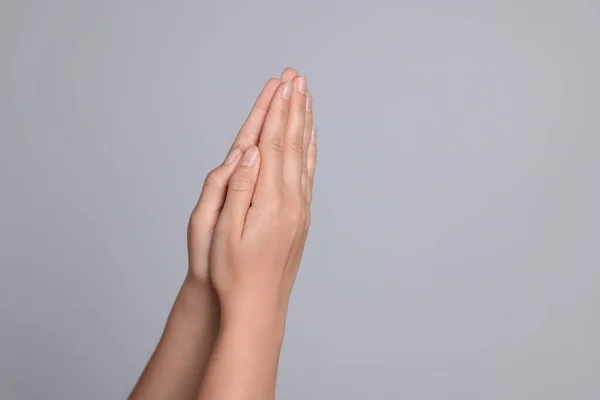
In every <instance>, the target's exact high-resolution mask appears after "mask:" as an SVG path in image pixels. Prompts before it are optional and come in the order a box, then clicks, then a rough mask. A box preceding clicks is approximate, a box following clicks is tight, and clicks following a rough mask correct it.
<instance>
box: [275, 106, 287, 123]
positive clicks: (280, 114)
mask: <svg viewBox="0 0 600 400" xmlns="http://www.w3.org/2000/svg"><path fill="white" fill-rule="evenodd" d="M273 111H274V112H275V116H276V117H277V119H279V120H282V121H285V120H287V117H288V114H289V110H288V107H285V106H284V105H283V104H280V105H278V106H277V107H274V110H273Z"/></svg>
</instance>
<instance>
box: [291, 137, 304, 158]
mask: <svg viewBox="0 0 600 400" xmlns="http://www.w3.org/2000/svg"><path fill="white" fill-rule="evenodd" d="M288 147H289V148H290V150H292V151H293V152H294V153H298V154H302V153H304V144H303V143H302V139H301V138H298V137H297V136H296V137H293V138H292V139H291V140H290V142H289V144H288Z"/></svg>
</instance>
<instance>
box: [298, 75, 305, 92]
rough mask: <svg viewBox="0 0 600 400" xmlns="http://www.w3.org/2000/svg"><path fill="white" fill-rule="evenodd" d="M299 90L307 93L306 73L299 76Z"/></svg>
mask: <svg viewBox="0 0 600 400" xmlns="http://www.w3.org/2000/svg"><path fill="white" fill-rule="evenodd" d="M298 92H300V93H302V94H306V76H304V75H302V76H301V77H299V78H298Z"/></svg>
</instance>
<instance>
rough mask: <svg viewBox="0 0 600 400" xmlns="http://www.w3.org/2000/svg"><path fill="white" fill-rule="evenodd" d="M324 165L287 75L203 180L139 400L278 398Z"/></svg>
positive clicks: (305, 96) (301, 86) (296, 84)
mask: <svg viewBox="0 0 600 400" xmlns="http://www.w3.org/2000/svg"><path fill="white" fill-rule="evenodd" d="M315 166H316V136H315V130H314V128H313V114H312V96H311V94H310V92H309V91H308V90H307V83H306V77H303V76H298V74H297V72H296V71H295V70H294V69H292V68H286V69H285V70H284V72H283V74H282V75H281V77H280V78H279V79H275V78H272V79H270V80H269V81H268V82H267V83H266V84H265V87H264V88H263V91H262V92H261V94H260V95H259V97H258V99H257V100H256V103H255V104H254V107H253V108H252V111H251V112H250V114H249V116H248V118H247V120H246V122H245V123H244V124H243V126H242V128H241V129H240V131H239V133H238V136H237V137H236V139H235V141H234V143H233V145H232V146H231V149H230V151H229V153H228V155H227V157H226V159H225V161H224V162H223V164H221V165H220V166H219V167H217V168H215V169H214V170H212V171H211V172H210V173H209V174H208V176H207V178H206V179H205V183H204V187H203V189H202V194H201V195H200V199H199V201H198V204H197V205H196V207H195V208H194V210H193V212H192V215H191V217H190V222H189V226H188V253H189V268H188V274H187V276H186V278H185V280H184V283H183V284H182V287H181V290H180V292H179V294H178V296H177V298H176V300H175V303H174V305H173V308H172V310H171V314H170V315H169V318H168V320H167V324H166V326H165V330H164V333H163V335H162V337H161V340H160V342H159V344H158V346H157V348H156V350H155V352H154V354H153V355H152V357H151V359H150V361H149V362H148V365H147V366H146V368H145V369H144V372H143V373H142V376H141V377H140V379H139V381H138V383H137V385H136V386H135V388H134V390H133V392H132V393H131V395H130V397H129V398H130V399H201V400H229V399H248V400H254V399H261V400H262V399H272V398H274V394H275V381H276V377H277V365H278V362H279V353H280V350H281V344H282V340H283V333H284V325H285V317H286V314H287V304H288V301H289V296H290V293H291V290H292V287H293V283H294V280H295V277H296V273H297V271H298V267H299V264H300V260H301V257H302V252H303V249H304V243H305V240H306V235H307V233H308V228H309V225H310V204H311V201H312V187H313V185H312V183H313V179H314V171H315Z"/></svg>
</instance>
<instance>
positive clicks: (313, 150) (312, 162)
mask: <svg viewBox="0 0 600 400" xmlns="http://www.w3.org/2000/svg"><path fill="white" fill-rule="evenodd" d="M306 164H307V169H308V177H307V199H308V204H310V203H311V202H312V192H313V184H314V182H315V168H316V166H317V130H316V129H315V128H313V129H312V131H311V135H310V142H309V145H308V155H307V157H306Z"/></svg>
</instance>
